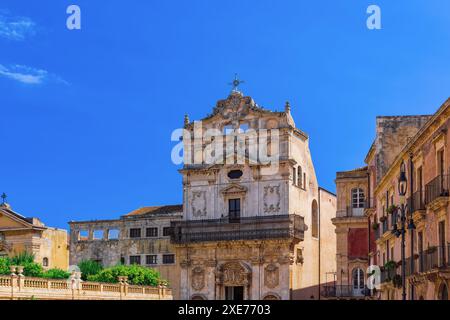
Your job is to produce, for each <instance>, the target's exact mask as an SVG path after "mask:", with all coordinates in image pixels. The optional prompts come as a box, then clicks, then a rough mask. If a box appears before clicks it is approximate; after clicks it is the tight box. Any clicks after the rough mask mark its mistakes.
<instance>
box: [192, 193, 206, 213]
mask: <svg viewBox="0 0 450 320" xmlns="http://www.w3.org/2000/svg"><path fill="white" fill-rule="evenodd" d="M191 208H192V215H193V216H194V217H204V216H206V191H193V192H192V199H191Z"/></svg>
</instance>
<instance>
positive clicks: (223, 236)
mask: <svg viewBox="0 0 450 320" xmlns="http://www.w3.org/2000/svg"><path fill="white" fill-rule="evenodd" d="M171 228H172V234H171V240H172V242H174V243H177V244H184V243H191V242H208V241H230V240H252V239H254V240H257V239H272V238H292V239H295V240H297V241H301V240H303V238H304V231H305V230H306V229H307V227H306V225H305V223H304V218H303V217H301V216H299V215H271V216H255V217H241V218H240V219H239V221H236V220H234V221H230V220H229V219H228V218H225V219H208V220H189V221H172V222H171Z"/></svg>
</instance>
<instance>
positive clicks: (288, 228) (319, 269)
mask: <svg viewBox="0 0 450 320" xmlns="http://www.w3.org/2000/svg"><path fill="white" fill-rule="evenodd" d="M199 124H201V130H203V132H205V131H208V130H209V131H213V132H215V133H216V134H215V135H214V136H213V137H212V138H211V137H210V136H208V135H206V138H205V137H204V135H203V138H202V139H195V137H197V138H198V137H199V136H202V134H199V133H198V132H196V131H197V130H198V129H197V127H198V125H199ZM274 131H276V133H277V137H275V138H274V137H273V136H272V135H271V133H273V132H274ZM249 132H256V135H255V136H251V134H249ZM261 132H264V133H265V134H266V136H264V134H261ZM218 138H220V142H219V143H218V145H219V149H220V148H221V147H222V146H224V147H223V148H224V149H226V150H224V151H223V152H220V150H218V149H217V144H216V148H211V147H210V146H211V144H212V143H214V142H216V143H217V139H218ZM239 141H240V144H239ZM225 142H226V143H225ZM229 142H231V146H230V143H229ZM182 143H183V145H184V160H185V162H184V166H183V168H182V169H181V170H180V173H181V175H182V179H183V218H182V220H181V221H173V222H172V232H173V233H172V238H171V242H172V243H173V245H174V247H175V250H176V256H177V260H178V263H179V266H180V273H181V274H180V291H179V292H180V298H181V299H199V300H200V299H204V300H206V299H207V300H222V299H225V300H247V299H249V300H250V299H254V300H257V299H282V300H286V299H318V298H319V297H320V288H321V287H322V286H323V285H324V281H326V279H325V271H326V270H329V269H330V268H332V267H333V266H335V233H334V228H333V225H332V223H331V219H332V218H333V217H334V216H335V213H336V198H335V195H334V194H332V193H330V192H328V191H326V190H324V189H322V188H320V187H319V185H318V182H317V178H316V175H315V171H314V165H313V162H312V159H311V154H310V150H309V137H308V135H307V134H306V133H304V132H302V131H301V130H299V129H298V128H297V127H296V126H295V123H294V120H293V118H292V116H291V113H290V105H289V103H287V104H286V106H285V110H284V111H283V112H273V111H270V110H267V109H264V108H262V107H260V106H258V105H257V104H256V103H255V102H254V101H253V99H252V98H251V97H246V96H244V95H243V94H242V93H241V92H239V91H237V90H233V91H232V92H231V94H230V95H229V97H228V98H227V99H225V100H221V101H218V103H217V105H216V107H215V108H214V110H213V113H212V114H211V115H208V116H207V117H206V118H204V119H202V120H201V121H200V122H189V120H188V119H187V118H185V127H184V135H183V142H182ZM275 143H276V144H278V148H277V146H273V144H275ZM255 144H257V145H258V147H260V148H261V147H262V148H263V149H264V146H265V145H266V146H267V150H265V151H267V154H268V155H269V156H270V157H272V160H274V158H273V156H274V155H275V153H276V154H277V156H278V157H277V159H276V165H275V166H274V164H273V163H269V164H268V163H263V161H261V158H262V157H261V154H260V153H258V155H257V156H256V157H253V158H252V156H251V153H252V152H251V151H252V150H251V148H252V146H254V145H255ZM277 149H278V150H277ZM211 150H213V151H211ZM230 150H231V152H226V151H230ZM239 150H240V151H242V150H244V152H243V153H242V154H240V153H239ZM274 150H275V151H274ZM208 152H210V153H211V154H213V156H214V155H215V157H214V161H212V162H211V161H210V162H208V163H207V162H206V161H205V159H206V158H207V154H208ZM274 168H275V170H274Z"/></svg>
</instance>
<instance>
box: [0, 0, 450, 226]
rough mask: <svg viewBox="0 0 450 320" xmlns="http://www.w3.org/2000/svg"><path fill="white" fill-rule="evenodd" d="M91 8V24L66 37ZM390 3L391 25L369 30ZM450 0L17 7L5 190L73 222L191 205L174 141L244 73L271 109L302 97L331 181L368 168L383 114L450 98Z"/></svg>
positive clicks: (301, 121) (5, 108)
mask: <svg viewBox="0 0 450 320" xmlns="http://www.w3.org/2000/svg"><path fill="white" fill-rule="evenodd" d="M70 4H77V5H79V6H80V8H81V18H82V22H81V23H82V25H81V27H82V29H81V30H68V29H67V28H66V18H67V16H68V15H67V14H66V8H67V6H69V5H70ZM370 4H376V5H379V6H380V8H381V13H382V30H368V29H367V28H366V19H367V17H368V15H367V14H366V9H367V7H368V6H369V5H370ZM449 12H450V2H449V1H445V0H426V1H425V0H421V1H419V0H418V1H406V0H403V1H400V0H397V1H381V0H372V1H363V0H341V1H325V0H317V1H300V0H292V1H273V0H272V1H267V0H262V1H261V0H258V1H256V0H255V1H250V0H245V1H242V0H241V1H207V0H203V1H200V0H190V1H170V0H164V1H162V0H159V1H155V0H152V1H112V0H111V1H87V0H71V1H65V0H59V1H54V0H41V1H20V0H3V1H2V2H1V4H0V121H1V125H0V143H1V148H2V152H1V156H0V159H1V160H0V170H1V175H0V192H3V191H4V192H6V193H7V194H8V195H9V198H8V199H9V202H10V204H11V205H12V207H13V209H15V210H16V211H18V212H20V213H22V214H24V215H26V216H38V217H40V218H41V219H42V220H43V221H44V222H45V223H46V224H48V225H52V226H57V227H62V228H67V221H69V220H86V219H107V218H115V217H118V216H119V215H121V214H124V213H127V212H129V211H131V210H133V209H135V208H137V207H140V206H145V205H159V204H175V203H181V178H180V174H179V173H178V172H177V167H176V166H175V165H173V164H172V162H171V158H170V152H171V149H172V147H173V146H174V143H173V142H171V141H170V135H171V132H172V131H173V130H174V129H176V128H178V127H180V126H181V125H182V123H183V115H184V114H185V113H188V114H189V116H190V118H191V120H192V119H199V118H202V117H203V116H205V115H206V114H207V113H209V112H210V111H211V109H212V108H213V107H214V105H215V103H216V101H217V100H219V99H222V98H225V97H226V96H227V95H228V93H229V91H230V87H229V86H228V85H227V83H228V82H230V81H231V80H232V78H233V76H234V73H235V72H237V73H239V75H240V77H241V78H242V79H244V80H245V81H246V82H245V84H243V85H242V87H241V89H242V91H243V92H244V93H245V94H246V95H250V96H252V97H253V98H254V100H255V101H256V102H257V103H258V104H260V105H262V106H264V107H266V108H269V109H272V110H277V109H278V110H282V108H283V106H284V102H285V101H286V100H289V101H290V102H291V106H292V114H293V116H294V119H295V120H296V124H297V126H298V127H299V128H301V129H302V130H303V131H305V132H307V133H308V134H309V135H310V148H311V152H312V156H313V161H314V163H315V168H316V173H317V175H318V179H319V182H320V184H321V185H322V186H323V187H325V188H327V189H330V190H333V191H334V190H335V186H334V178H335V172H336V171H339V170H347V169H352V168H353V167H358V166H361V165H363V164H364V163H363V160H364V156H365V155H366V152H367V150H368V148H369V147H370V144H371V143H372V140H373V138H374V130H375V128H374V126H375V116H377V115H401V114H429V113H433V112H434V111H435V110H437V109H438V107H439V106H440V105H441V104H442V103H443V102H444V101H445V100H446V99H447V98H448V97H449V96H450V91H449V88H450V27H449V15H448V13H449Z"/></svg>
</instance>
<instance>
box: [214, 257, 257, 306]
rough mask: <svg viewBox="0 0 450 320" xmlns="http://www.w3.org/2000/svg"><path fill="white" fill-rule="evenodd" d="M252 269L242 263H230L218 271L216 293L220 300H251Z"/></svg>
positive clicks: (220, 267) (223, 265) (221, 266)
mask: <svg viewBox="0 0 450 320" xmlns="http://www.w3.org/2000/svg"><path fill="white" fill-rule="evenodd" d="M251 275H252V272H251V269H250V267H248V266H247V265H246V264H244V263H241V262H228V263H224V264H222V265H220V266H219V267H218V269H217V271H216V292H217V296H218V297H219V299H225V300H250V299H251V294H250V292H251Z"/></svg>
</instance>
